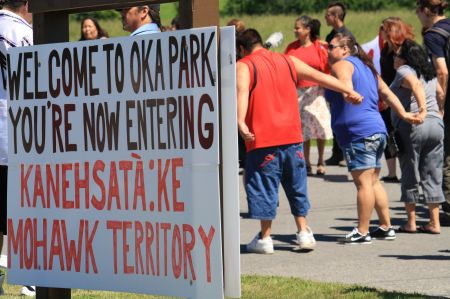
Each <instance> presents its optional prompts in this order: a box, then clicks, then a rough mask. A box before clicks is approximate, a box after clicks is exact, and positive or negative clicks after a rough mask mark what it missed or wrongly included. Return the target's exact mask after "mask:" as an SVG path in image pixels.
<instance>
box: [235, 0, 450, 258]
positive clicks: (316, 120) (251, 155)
mask: <svg viewBox="0 0 450 299" xmlns="http://www.w3.org/2000/svg"><path fill="white" fill-rule="evenodd" d="M447 6H448V4H447V2H445V1H441V0H418V1H417V3H416V14H417V17H418V18H419V20H420V21H421V23H422V26H423V30H422V32H421V34H422V35H423V37H424V44H425V45H424V46H421V45H419V44H417V43H416V42H415V41H414V37H415V35H414V33H413V29H412V26H411V25H409V24H407V23H406V22H404V21H403V20H401V19H400V18H398V17H389V18H387V19H384V20H380V21H381V26H380V29H379V36H380V39H381V41H382V49H381V53H380V54H381V57H380V61H379V64H380V67H381V72H378V71H377V70H376V68H375V65H374V61H373V57H369V56H368V54H366V53H365V52H364V50H363V49H362V47H361V46H360V44H359V43H358V41H357V40H356V38H355V37H354V35H353V34H352V33H351V31H350V30H349V28H347V27H346V26H345V24H344V20H345V16H346V7H345V5H344V3H342V2H339V1H333V2H330V3H329V5H328V8H327V10H326V13H325V21H326V24H327V25H328V26H330V27H332V30H331V32H330V33H329V34H328V35H326V38H325V40H322V39H321V38H320V21H319V20H317V19H312V18H311V17H309V16H307V15H304V16H300V17H299V18H297V19H296V20H295V22H294V35H295V40H294V41H293V42H292V43H290V44H289V45H288V47H287V48H286V50H285V51H284V54H281V53H273V52H271V51H269V50H267V49H265V48H264V43H263V41H262V39H261V37H260V35H259V33H258V31H256V30H255V29H245V27H244V28H243V27H242V24H243V22H242V21H240V20H233V23H234V24H233V23H230V24H231V25H235V26H236V31H237V32H238V33H237V57H238V62H237V93H238V127H239V132H240V135H241V138H242V139H243V141H244V144H245V147H246V152H245V154H244V153H241V155H240V157H241V162H242V164H243V165H244V166H243V168H244V183H245V189H246V192H247V202H248V209H249V217H250V218H252V219H257V220H260V224H261V231H260V232H258V233H257V234H256V236H255V238H254V239H253V240H252V241H251V242H250V243H249V244H248V245H247V251H248V252H253V253H273V252H274V249H273V242H272V239H271V237H270V231H271V226H272V222H273V220H274V219H275V217H276V209H277V206H278V189H279V185H280V183H281V185H282V186H283V189H284V191H285V193H286V196H287V199H288V201H289V205H290V208H291V213H292V215H293V216H294V220H295V224H296V228H297V231H296V236H297V242H298V244H299V247H300V249H308V250H311V249H313V248H314V246H315V239H314V235H313V233H312V230H311V228H310V227H309V226H308V225H307V221H306V216H307V214H308V210H309V208H310V206H311V203H310V201H309V198H308V194H307V180H306V177H307V176H308V175H313V170H312V163H311V159H310V140H312V139H316V140H317V148H318V153H319V155H318V161H317V164H316V172H315V173H316V175H325V174H326V169H325V165H340V166H346V167H347V168H348V171H349V173H350V175H351V177H352V179H353V183H354V185H355V187H356V191H357V197H356V203H357V209H356V210H357V215H358V222H357V225H356V227H355V228H354V229H353V230H352V231H351V232H350V233H348V234H347V235H345V236H342V237H341V238H338V241H339V242H342V243H350V244H370V243H371V242H372V240H373V239H383V240H394V239H396V233H398V232H401V233H416V232H422V233H429V234H439V233H440V229H441V221H445V222H446V223H447V224H448V223H450V221H448V220H449V219H450V173H449V171H450V165H449V164H450V156H449V152H450V145H449V144H450V140H449V139H450V136H449V135H450V124H449V119H450V115H449V113H450V101H449V100H448V98H449V95H450V92H447V86H448V78H449V77H448V68H447V66H448V65H449V64H450V60H449V58H450V57H449V55H450V53H448V51H449V50H448V47H449V43H450V42H449V34H450V19H448V18H446V17H445V15H444V10H445V9H446V8H447ZM237 24H239V25H240V26H239V27H238V25H237ZM238 28H239V29H238ZM330 75H331V76H332V77H331V76H330ZM333 77H334V78H335V79H337V81H335V82H334V83H332V81H330V78H333ZM280 78H282V79H280ZM295 91H296V92H295ZM293 110H295V111H293ZM297 114H298V115H297ZM298 118H299V119H298ZM331 135H332V136H333V151H332V156H331V157H330V158H329V159H327V160H325V161H324V146H325V140H327V139H330V137H331ZM383 154H384V156H385V158H386V163H387V166H388V167H387V168H388V173H387V175H386V176H384V177H381V178H380V171H381V165H382V163H381V159H382V157H383ZM397 159H398V161H399V163H400V170H401V172H402V174H401V176H402V177H401V179H400V180H399V179H398V176H397V170H396V161H397ZM381 181H384V182H399V183H400V189H401V198H400V201H402V202H403V203H404V205H405V211H406V215H407V219H405V223H404V224H403V225H401V226H400V227H397V228H394V227H393V226H392V225H391V221H390V214H389V200H388V196H387V193H386V191H385V189H384V186H383V184H382V183H381ZM417 204H423V205H425V206H427V207H428V210H429V220H428V222H427V224H426V225H422V226H416V214H415V209H416V205H417ZM441 204H442V209H443V212H444V213H443V216H442V217H440V213H439V207H440V205H441ZM373 210H375V211H376V213H377V215H378V219H379V223H378V226H377V227H375V228H373V229H370V227H369V222H370V219H371V215H372V212H373ZM441 218H442V219H441Z"/></svg>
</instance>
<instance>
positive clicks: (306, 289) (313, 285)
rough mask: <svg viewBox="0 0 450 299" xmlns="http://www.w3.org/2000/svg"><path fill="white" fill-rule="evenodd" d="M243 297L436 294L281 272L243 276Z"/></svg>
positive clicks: (14, 294) (101, 298) (9, 297)
mask: <svg viewBox="0 0 450 299" xmlns="http://www.w3.org/2000/svg"><path fill="white" fill-rule="evenodd" d="M4 287H5V292H6V294H5V296H2V298H5V299H13V298H15V299H19V298H23V297H20V296H19V294H20V288H21V287H20V286H15V285H6V286H4ZM72 298H79V299H107V298H108V299H113V298H117V299H138V298H139V299H141V298H142V299H153V298H154V299H157V298H159V299H161V298H173V297H161V296H151V295H142V294H133V293H116V292H106V291H89V290H72ZM241 298H243V299H273V298H289V299H292V298H295V299H301V298H305V299H306V298H342V299H347V298H348V299H350V298H351V299H375V298H383V299H390V298H392V299H394V298H398V299H401V298H405V299H419V298H432V297H428V296H424V295H419V294H404V293H398V292H387V291H383V290H377V289H374V288H369V287H363V286H357V285H344V284H337V283H320V282H312V281H307V280H302V279H299V278H286V277H277V276H255V275H243V276H242V297H241Z"/></svg>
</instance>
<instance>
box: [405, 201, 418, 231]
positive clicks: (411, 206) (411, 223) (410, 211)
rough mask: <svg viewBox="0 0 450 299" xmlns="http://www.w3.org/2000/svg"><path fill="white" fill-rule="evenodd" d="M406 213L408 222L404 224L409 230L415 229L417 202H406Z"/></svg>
mask: <svg viewBox="0 0 450 299" xmlns="http://www.w3.org/2000/svg"><path fill="white" fill-rule="evenodd" d="M405 210H406V215H407V216H408V222H406V224H405V225H404V227H405V229H406V230H408V231H415V230H416V229H417V228H416V204H415V203H408V202H407V203H405Z"/></svg>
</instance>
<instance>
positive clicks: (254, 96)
mask: <svg viewBox="0 0 450 299" xmlns="http://www.w3.org/2000/svg"><path fill="white" fill-rule="evenodd" d="M236 43H237V48H238V50H239V52H240V53H239V54H240V55H241V57H243V58H242V59H241V60H239V61H238V63H237V65H236V68H237V95H238V127H239V132H240V134H241V136H242V137H243V139H244V140H245V143H246V148H247V158H246V163H245V189H246V192H247V201H248V207H249V215H250V218H253V219H259V220H260V221H261V232H259V233H258V234H257V235H256V236H255V238H254V239H253V240H252V241H251V242H250V243H249V244H248V245H247V251H248V252H254V253H265V254H268V253H269V254H270V253H273V242H272V239H271V237H270V233H271V227H272V221H273V219H275V216H276V209H277V204H278V187H279V185H280V183H281V184H282V185H283V188H284V190H285V193H286V196H287V198H288V200H289V204H290V207H291V212H292V215H293V216H294V220H295V224H296V226H297V232H296V237H297V242H298V244H299V246H300V249H302V250H312V249H313V248H314V247H315V244H316V241H315V239H314V236H313V233H312V231H311V229H310V228H309V227H308V225H307V221H306V215H307V213H308V210H309V208H310V203H309V200H308V195H307V184H306V180H307V176H306V164H305V160H304V158H303V144H302V141H303V140H302V131H301V122H300V117H299V111H298V104H297V91H296V85H297V80H298V78H299V79H302V80H309V81H314V82H318V83H319V84H320V85H322V86H323V87H326V88H329V89H332V90H335V91H338V92H342V93H343V95H344V97H345V98H346V99H347V100H348V101H350V102H353V103H359V102H361V100H362V97H361V96H360V95H359V94H358V93H356V92H354V91H353V90H352V89H351V87H349V86H347V85H345V84H344V83H342V82H340V81H338V80H337V79H335V78H334V77H331V76H328V75H325V74H323V73H321V72H319V71H317V70H315V69H313V68H311V67H309V66H308V65H306V64H305V63H303V62H301V61H300V60H298V59H296V58H295V57H290V56H287V55H283V54H279V53H272V52H270V51H268V50H266V49H264V47H263V46H262V45H263V44H262V39H261V36H260V35H259V33H258V32H257V31H256V30H254V29H247V30H245V31H244V32H242V33H241V34H239V35H238V37H237V40H236Z"/></svg>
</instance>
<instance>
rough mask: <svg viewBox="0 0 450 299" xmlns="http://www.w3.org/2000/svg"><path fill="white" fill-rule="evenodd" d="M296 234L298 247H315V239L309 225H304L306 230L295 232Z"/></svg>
mask: <svg viewBox="0 0 450 299" xmlns="http://www.w3.org/2000/svg"><path fill="white" fill-rule="evenodd" d="M295 235H296V236H297V243H298V245H299V246H300V249H308V250H313V249H314V247H316V239H314V235H313V232H312V230H311V228H310V227H309V226H307V227H306V231H301V232H299V233H295Z"/></svg>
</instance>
